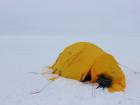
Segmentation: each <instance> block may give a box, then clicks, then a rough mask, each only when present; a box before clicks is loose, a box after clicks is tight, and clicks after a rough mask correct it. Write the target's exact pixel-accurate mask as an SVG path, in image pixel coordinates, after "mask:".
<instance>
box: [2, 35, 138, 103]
mask: <svg viewBox="0 0 140 105" xmlns="http://www.w3.org/2000/svg"><path fill="white" fill-rule="evenodd" d="M77 41H88V42H91V43H94V44H96V45H98V46H100V47H101V48H103V49H104V50H105V51H106V52H108V53H110V54H112V55H113V56H114V57H115V58H116V59H117V61H118V62H120V64H121V68H122V70H123V72H124V73H125V76H126V80H127V81H126V82H127V87H126V89H125V92H116V93H109V92H108V91H107V89H105V90H103V89H96V87H97V84H91V83H81V82H78V81H76V80H71V79H66V78H62V77H58V79H56V80H55V81H53V82H52V81H50V80H48V79H47V78H44V77H43V76H42V75H41V73H42V71H43V70H44V69H47V68H46V67H47V66H49V65H52V64H53V63H54V62H55V60H56V59H57V56H58V54H59V53H60V52H61V51H63V49H64V48H65V47H66V46H68V45H70V44H72V43H74V42H77ZM139 41H140V37H138V36H94V35H93V36H74V35H73V36H61V35H59V36H57V35H54V36H16V35H15V36H0V83H1V85H0V105H132V104H133V105H140V90H139V89H140V84H139V80H140V70H139V67H140V59H139V58H140V48H139V45H140V42H139ZM40 89H41V90H42V91H41V92H40V93H36V94H31V93H32V92H37V91H39V90H40Z"/></svg>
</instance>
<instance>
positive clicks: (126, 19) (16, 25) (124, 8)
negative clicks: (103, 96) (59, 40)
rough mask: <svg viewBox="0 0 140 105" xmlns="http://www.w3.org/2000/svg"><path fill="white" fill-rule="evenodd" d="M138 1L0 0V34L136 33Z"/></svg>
mask: <svg viewBox="0 0 140 105" xmlns="http://www.w3.org/2000/svg"><path fill="white" fill-rule="evenodd" d="M139 4H140V1H139V0H115V1H114V0H0V35H95V34H96V35H101V36H102V35H120V36H121V35H126V36H139V34H140V29H139V28H140V7H139Z"/></svg>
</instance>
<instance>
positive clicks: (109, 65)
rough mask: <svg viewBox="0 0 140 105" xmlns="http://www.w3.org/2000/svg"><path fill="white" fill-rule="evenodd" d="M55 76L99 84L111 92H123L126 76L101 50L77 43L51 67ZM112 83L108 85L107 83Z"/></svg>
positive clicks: (110, 57) (93, 46) (65, 50)
mask: <svg viewBox="0 0 140 105" xmlns="http://www.w3.org/2000/svg"><path fill="white" fill-rule="evenodd" d="M50 68H51V69H52V70H53V73H54V74H58V75H60V76H62V77H65V78H71V79H75V80H78V81H86V80H89V81H91V82H93V83H95V82H97V83H99V84H100V85H101V87H103V88H105V87H107V88H108V90H109V91H110V92H115V91H123V90H124V89H125V87H126V83H125V76H124V73H123V72H122V70H121V68H120V67H119V65H118V63H117V61H116V60H115V58H114V57H113V56H112V55H110V54H108V53H106V52H104V51H103V50H102V49H101V48H99V47H97V46H96V45H94V44H91V43H88V42H77V43H74V44H72V45H70V46H68V47H67V48H65V49H64V51H63V52H62V53H61V54H60V55H59V57H58V59H57V60H56V62H55V63H54V64H53V65H52V66H51V67H50ZM102 79H105V81H110V82H109V84H107V85H108V86H107V85H106V83H105V81H103V83H101V82H102Z"/></svg>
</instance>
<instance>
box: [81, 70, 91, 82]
mask: <svg viewBox="0 0 140 105" xmlns="http://www.w3.org/2000/svg"><path fill="white" fill-rule="evenodd" d="M86 81H91V70H90V71H89V72H88V73H87V75H86V76H85V78H84V80H83V81H82V82H86Z"/></svg>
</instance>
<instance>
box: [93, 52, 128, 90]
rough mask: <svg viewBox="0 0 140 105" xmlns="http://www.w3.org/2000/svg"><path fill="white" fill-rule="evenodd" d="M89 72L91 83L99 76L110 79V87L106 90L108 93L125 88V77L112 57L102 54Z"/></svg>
mask: <svg viewBox="0 0 140 105" xmlns="http://www.w3.org/2000/svg"><path fill="white" fill-rule="evenodd" d="M91 72H92V73H91V76H92V81H93V82H95V81H96V80H97V78H98V76H99V75H101V74H103V75H105V76H106V77H109V78H111V79H112V86H111V87H110V88H108V89H109V91H110V92H115V91H123V90H124V88H125V87H126V83H125V75H124V73H123V72H122V70H121V68H120V67H119V65H118V63H117V62H116V60H115V59H114V57H113V56H112V55H109V54H103V55H102V56H100V57H98V58H97V59H96V60H95V62H94V65H93V67H92V69H91Z"/></svg>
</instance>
